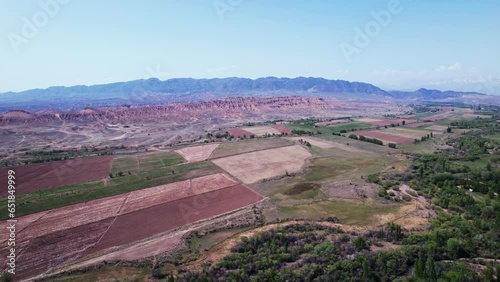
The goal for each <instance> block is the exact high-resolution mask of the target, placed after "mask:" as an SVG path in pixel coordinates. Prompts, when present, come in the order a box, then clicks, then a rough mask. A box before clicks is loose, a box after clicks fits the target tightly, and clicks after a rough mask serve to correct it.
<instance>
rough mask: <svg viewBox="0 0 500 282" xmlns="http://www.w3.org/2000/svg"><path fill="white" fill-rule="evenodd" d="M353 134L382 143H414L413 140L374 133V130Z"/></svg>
mask: <svg viewBox="0 0 500 282" xmlns="http://www.w3.org/2000/svg"><path fill="white" fill-rule="evenodd" d="M353 133H354V134H356V135H363V136H365V137H370V138H377V139H381V140H382V141H387V142H394V143H398V144H411V143H413V141H414V140H413V139H411V138H406V137H401V136H396V135H391V134H385V133H380V132H378V131H374V130H360V131H355V132H353ZM385 145H387V144H385Z"/></svg>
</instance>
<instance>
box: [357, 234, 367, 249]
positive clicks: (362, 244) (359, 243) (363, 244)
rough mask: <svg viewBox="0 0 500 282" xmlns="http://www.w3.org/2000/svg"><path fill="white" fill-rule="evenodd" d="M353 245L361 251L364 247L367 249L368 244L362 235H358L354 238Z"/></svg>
mask: <svg viewBox="0 0 500 282" xmlns="http://www.w3.org/2000/svg"><path fill="white" fill-rule="evenodd" d="M354 247H355V248H356V250H358V251H361V250H364V249H368V244H366V240H365V239H364V238H363V237H358V238H356V239H354Z"/></svg>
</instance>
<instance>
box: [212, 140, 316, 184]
mask: <svg viewBox="0 0 500 282" xmlns="http://www.w3.org/2000/svg"><path fill="white" fill-rule="evenodd" d="M309 157H311V154H310V153H309V151H307V150H306V149H305V148H303V147H301V146H298V145H295V146H288V147H282V148H276V149H269V150H263V151H257V152H251V153H246V154H240V155H235V156H230V157H225V158H220V159H215V160H213V162H214V163H215V164H216V165H218V166H219V167H221V168H222V169H224V170H226V171H227V172H229V173H230V174H231V175H233V176H235V177H236V178H238V179H239V180H241V181H242V182H243V183H245V184H250V183H254V182H257V181H259V180H262V179H266V178H273V177H276V176H283V175H286V173H287V172H288V173H296V172H299V171H300V170H302V167H303V165H304V163H305V161H306V159H308V158H309Z"/></svg>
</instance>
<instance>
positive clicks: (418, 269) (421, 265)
mask: <svg viewBox="0 0 500 282" xmlns="http://www.w3.org/2000/svg"><path fill="white" fill-rule="evenodd" d="M424 260H425V258H424V251H423V250H420V251H419V252H418V260H417V262H416V263H415V276H416V277H417V278H423V277H424V275H425V273H424V272H425V262H424Z"/></svg>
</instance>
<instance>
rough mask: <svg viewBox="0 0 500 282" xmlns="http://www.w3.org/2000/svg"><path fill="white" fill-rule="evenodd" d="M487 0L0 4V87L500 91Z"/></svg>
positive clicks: (498, 34)
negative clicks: (145, 84) (254, 81)
mask: <svg viewBox="0 0 500 282" xmlns="http://www.w3.org/2000/svg"><path fill="white" fill-rule="evenodd" d="M499 15H500V5H499V4H498V0H477V1H470V0H467V1H466V0H441V1H436V0H420V1H417V0H413V1H411V0H400V1H398V0H365V1H361V0H360V1H348V0H345V1H334V0H324V1H320V0H316V1H312V0H308V1H306V0H287V1H285V0H280V1H277V0H170V1H168V0H164V1H139V0H137V1H123V0H121V1H118V0H111V1H109V0H108V1H102V0H100V1H98V0H64V1H63V0H38V1H28V0H27V1H18V0H0V35H1V37H0V50H1V53H0V92H5V91H11V90H12V91H20V90H25V89H30V88H45V87H48V86H54V85H75V84H99V83H108V82H114V81H127V80H134V79H140V78H147V77H158V78H160V79H162V80H164V79H168V78H174V77H193V78H212V77H229V76H238V77H249V78H257V77H265V76H277V77H297V76H314V77H325V78H330V79H345V80H350V81H364V82H370V83H373V84H375V85H377V86H381V87H383V88H386V89H405V90H406V89H416V88H419V87H428V88H436V89H457V90H458V89H459V90H472V91H481V92H485V93H492V92H496V94H500V67H499V62H500V56H499V51H498V50H500V47H499V46H500V28H499V27H500V17H499Z"/></svg>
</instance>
